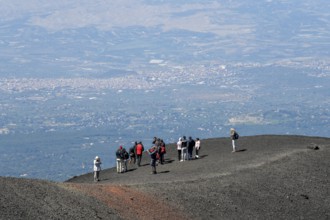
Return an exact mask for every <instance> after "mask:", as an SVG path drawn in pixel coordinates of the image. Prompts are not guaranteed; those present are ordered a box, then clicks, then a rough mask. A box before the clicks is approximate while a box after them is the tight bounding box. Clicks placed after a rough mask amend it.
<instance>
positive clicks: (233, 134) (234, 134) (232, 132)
mask: <svg viewBox="0 0 330 220" xmlns="http://www.w3.org/2000/svg"><path fill="white" fill-rule="evenodd" d="M230 138H231V143H232V146H233V151H232V153H234V152H237V151H238V148H237V147H236V145H235V141H236V140H237V139H238V138H239V135H238V133H237V132H236V130H235V129H234V128H231V129H230Z"/></svg>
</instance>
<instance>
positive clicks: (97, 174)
mask: <svg viewBox="0 0 330 220" xmlns="http://www.w3.org/2000/svg"><path fill="white" fill-rule="evenodd" d="M100 171H101V159H100V158H99V156H96V157H95V159H94V181H95V182H98V181H100V179H99V178H100Z"/></svg>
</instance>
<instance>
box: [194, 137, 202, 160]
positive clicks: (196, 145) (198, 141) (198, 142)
mask: <svg viewBox="0 0 330 220" xmlns="http://www.w3.org/2000/svg"><path fill="white" fill-rule="evenodd" d="M200 148H201V141H200V140H199V138H196V141H195V151H196V154H195V158H196V159H198V158H199V154H198V153H199V149H200Z"/></svg>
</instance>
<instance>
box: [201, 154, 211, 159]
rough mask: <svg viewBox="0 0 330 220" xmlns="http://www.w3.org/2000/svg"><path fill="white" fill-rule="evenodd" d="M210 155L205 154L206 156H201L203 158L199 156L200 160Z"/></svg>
mask: <svg viewBox="0 0 330 220" xmlns="http://www.w3.org/2000/svg"><path fill="white" fill-rule="evenodd" d="M208 156H209V155H207V154H204V155H201V156H199V158H198V159H203V158H204V157H208Z"/></svg>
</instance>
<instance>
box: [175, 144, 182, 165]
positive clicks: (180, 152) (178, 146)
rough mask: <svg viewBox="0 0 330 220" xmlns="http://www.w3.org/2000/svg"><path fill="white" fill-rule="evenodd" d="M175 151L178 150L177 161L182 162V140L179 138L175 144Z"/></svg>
mask: <svg viewBox="0 0 330 220" xmlns="http://www.w3.org/2000/svg"><path fill="white" fill-rule="evenodd" d="M176 149H177V150H178V161H180V162H181V161H182V158H181V154H182V138H179V141H178V142H177V143H176Z"/></svg>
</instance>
